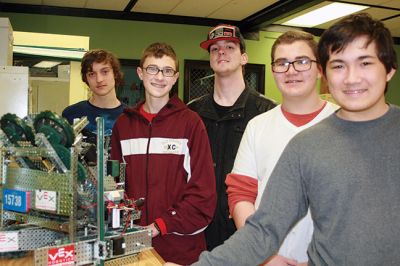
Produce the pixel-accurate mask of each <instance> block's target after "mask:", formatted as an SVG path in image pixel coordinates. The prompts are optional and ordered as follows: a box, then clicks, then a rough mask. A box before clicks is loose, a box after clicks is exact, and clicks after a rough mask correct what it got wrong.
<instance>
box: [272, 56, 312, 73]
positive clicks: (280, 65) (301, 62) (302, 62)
mask: <svg viewBox="0 0 400 266" xmlns="http://www.w3.org/2000/svg"><path fill="white" fill-rule="evenodd" d="M313 62H314V63H317V61H316V60H311V59H310V58H302V59H298V60H294V61H287V60H280V59H279V60H276V61H275V62H272V63H271V66H272V71H273V72H275V73H285V72H287V71H288V70H289V67H290V65H293V68H294V70H296V71H298V72H303V71H307V70H310V68H311V65H312V63H313Z"/></svg>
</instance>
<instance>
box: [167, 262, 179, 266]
mask: <svg viewBox="0 0 400 266" xmlns="http://www.w3.org/2000/svg"><path fill="white" fill-rule="evenodd" d="M164 266H182V265H179V264H175V263H172V262H167V263H165V264H164Z"/></svg>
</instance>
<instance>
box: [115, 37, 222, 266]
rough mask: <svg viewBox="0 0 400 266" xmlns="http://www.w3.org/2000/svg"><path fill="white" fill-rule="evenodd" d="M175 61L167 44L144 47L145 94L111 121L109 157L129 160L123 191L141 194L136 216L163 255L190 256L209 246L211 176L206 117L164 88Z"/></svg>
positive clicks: (186, 260)
mask: <svg viewBox="0 0 400 266" xmlns="http://www.w3.org/2000/svg"><path fill="white" fill-rule="evenodd" d="M178 69H179V66H178V60H177V57H176V54H175V52H174V50H173V49H172V47H171V46H170V45H168V44H165V43H153V44H151V45H150V46H148V47H147V48H146V49H145V51H144V52H143V55H142V58H141V60H140V66H139V67H138V68H137V73H138V76H139V78H140V79H141V80H142V81H143V84H144V88H145V100H144V102H142V103H140V104H138V105H137V106H136V107H132V108H129V109H126V110H125V111H124V113H123V114H122V115H121V116H120V117H119V118H118V120H117V122H116V123H115V126H114V128H113V135H112V150H111V157H112V158H113V159H117V160H119V161H121V162H126V163H127V167H126V188H125V190H126V193H127V195H128V197H129V198H134V199H138V198H144V199H145V203H144V206H143V208H142V214H141V218H140V221H139V224H140V225H142V226H146V227H148V228H150V229H151V230H152V232H153V240H152V245H153V247H154V248H155V250H156V251H157V252H158V253H159V254H160V255H161V257H162V258H163V259H165V260H169V261H173V262H177V263H181V264H190V263H192V262H194V261H196V260H197V258H198V256H199V254H200V252H202V251H203V250H205V249H206V243H205V237H204V232H203V231H204V229H205V228H206V226H207V225H208V224H209V223H210V221H211V219H212V216H213V213H214V210H215V204H216V195H215V176H214V169H213V165H212V157H211V151H210V147H209V144H208V137H207V132H206V129H205V127H204V124H203V122H202V121H201V119H200V117H199V116H198V115H197V114H196V113H195V112H193V111H191V110H190V109H188V108H187V106H186V105H185V104H184V103H183V102H182V101H181V100H180V99H179V98H178V97H177V96H176V95H174V96H172V97H170V95H169V93H170V91H171V89H172V86H173V85H174V84H175V82H176V81H177V79H178V77H179V72H178V71H177V70H178Z"/></svg>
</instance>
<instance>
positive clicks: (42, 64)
mask: <svg viewBox="0 0 400 266" xmlns="http://www.w3.org/2000/svg"><path fill="white" fill-rule="evenodd" d="M59 64H61V62H58V61H40V62H39V63H37V64H36V65H34V66H33V67H38V68H52V67H53V66H56V65H59Z"/></svg>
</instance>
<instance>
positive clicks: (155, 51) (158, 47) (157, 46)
mask: <svg viewBox="0 0 400 266" xmlns="http://www.w3.org/2000/svg"><path fill="white" fill-rule="evenodd" d="M164 55H166V56H169V57H171V58H172V59H173V60H174V62H175V67H176V69H175V71H179V62H178V58H177V57H176V53H175V51H174V49H173V48H172V46H171V45H169V44H166V43H163V42H155V43H152V44H150V45H149V46H147V48H146V49H145V50H144V51H143V54H142V58H141V59H140V67H143V64H144V61H145V60H146V58H147V57H150V56H154V57H155V58H161V57H163V56H164Z"/></svg>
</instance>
